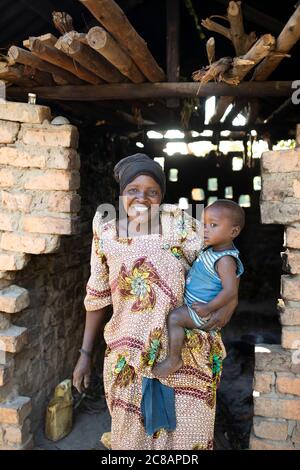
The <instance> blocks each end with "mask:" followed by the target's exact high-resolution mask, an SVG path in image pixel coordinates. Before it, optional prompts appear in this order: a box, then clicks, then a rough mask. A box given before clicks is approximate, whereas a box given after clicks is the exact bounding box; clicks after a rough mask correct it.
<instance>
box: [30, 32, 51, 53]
mask: <svg viewBox="0 0 300 470" xmlns="http://www.w3.org/2000/svg"><path fill="white" fill-rule="evenodd" d="M38 39H39V40H40V41H42V42H43V43H44V44H48V46H52V47H54V45H55V43H56V41H57V38H56V37H55V36H54V35H53V34H51V33H46V34H42V35H41V36H38ZM29 45H30V43H29V39H25V40H24V41H23V46H24V47H27V49H29Z"/></svg>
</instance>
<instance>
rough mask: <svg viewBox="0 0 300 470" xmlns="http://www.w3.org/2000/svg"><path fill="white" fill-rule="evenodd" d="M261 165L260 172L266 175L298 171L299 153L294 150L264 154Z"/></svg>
mask: <svg viewBox="0 0 300 470" xmlns="http://www.w3.org/2000/svg"><path fill="white" fill-rule="evenodd" d="M261 165H262V171H263V172H264V171H265V172H267V173H286V172H292V171H300V151H299V149H295V150H276V151H270V152H264V153H263V154H262V157H261Z"/></svg>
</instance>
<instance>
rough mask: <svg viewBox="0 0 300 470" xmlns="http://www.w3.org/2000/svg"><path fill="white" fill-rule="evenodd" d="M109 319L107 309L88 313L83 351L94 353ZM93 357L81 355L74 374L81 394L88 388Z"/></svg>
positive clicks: (75, 382) (74, 379) (74, 380)
mask: <svg viewBox="0 0 300 470" xmlns="http://www.w3.org/2000/svg"><path fill="white" fill-rule="evenodd" d="M108 317H109V311H108V309H107V307H104V308H101V309H99V310H94V311H92V312H86V319H85V328H84V335H83V342H82V349H84V350H85V351H87V352H88V353H92V350H93V347H94V344H95V342H96V339H97V338H99V335H100V333H101V332H102V330H103V328H104V325H105V323H106V322H107V320H108ZM91 366H92V356H89V355H87V354H85V353H81V354H80V357H79V359H78V361H77V364H76V367H75V369H74V372H73V385H74V387H75V388H77V390H78V392H79V393H82V391H83V388H88V386H89V383H90V377H91Z"/></svg>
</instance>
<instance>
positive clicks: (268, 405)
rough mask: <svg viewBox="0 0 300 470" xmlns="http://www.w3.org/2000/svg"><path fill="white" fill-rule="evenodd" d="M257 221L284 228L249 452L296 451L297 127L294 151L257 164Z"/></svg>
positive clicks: (299, 330)
mask: <svg viewBox="0 0 300 470" xmlns="http://www.w3.org/2000/svg"><path fill="white" fill-rule="evenodd" d="M261 172H262V192H261V220H262V223H265V224H282V225H285V243H284V244H285V247H286V251H285V252H284V253H282V259H283V270H284V271H285V272H286V273H287V274H284V275H282V277H281V296H282V299H279V301H278V314H279V317H280V322H281V325H282V338H281V345H271V346H270V345H257V347H256V350H255V375H254V391H255V393H254V421H253V429H252V433H251V437H250V449H254V450H295V449H297V450H299V449H300V184H299V182H300V126H299V125H298V126H297V146H296V148H295V149H294V150H281V151H275V152H274V151H272V152H266V153H264V154H263V155H262V160H261Z"/></svg>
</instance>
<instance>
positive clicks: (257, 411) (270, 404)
mask: <svg viewBox="0 0 300 470" xmlns="http://www.w3.org/2000/svg"><path fill="white" fill-rule="evenodd" d="M254 415H255V416H265V417H267V418H283V419H296V420H297V419H300V399H296V398H287V399H283V398H269V397H254Z"/></svg>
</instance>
